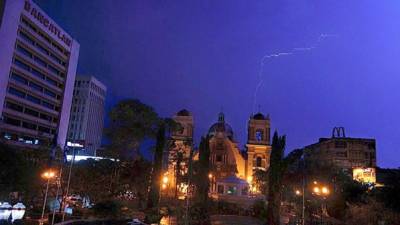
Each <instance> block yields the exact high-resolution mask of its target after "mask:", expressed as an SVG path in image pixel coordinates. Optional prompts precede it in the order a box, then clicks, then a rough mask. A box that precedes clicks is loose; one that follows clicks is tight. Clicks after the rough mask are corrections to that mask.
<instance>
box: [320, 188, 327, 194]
mask: <svg viewBox="0 0 400 225" xmlns="http://www.w3.org/2000/svg"><path fill="white" fill-rule="evenodd" d="M321 190H322V194H323V195H329V189H328V188H327V187H322V189H321Z"/></svg>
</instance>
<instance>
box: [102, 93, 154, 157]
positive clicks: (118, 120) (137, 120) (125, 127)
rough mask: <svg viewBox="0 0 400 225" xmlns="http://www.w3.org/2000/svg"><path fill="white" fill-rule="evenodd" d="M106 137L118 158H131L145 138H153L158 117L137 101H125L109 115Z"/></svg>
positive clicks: (148, 107) (151, 109)
mask: <svg viewBox="0 0 400 225" xmlns="http://www.w3.org/2000/svg"><path fill="white" fill-rule="evenodd" d="M109 117H110V125H109V127H108V128H107V129H106V136H107V137H108V138H109V139H110V141H111V148H112V150H113V151H117V156H119V157H131V156H132V151H133V152H135V151H137V150H138V148H139V146H140V143H141V142H142V141H143V140H144V139H145V138H146V137H154V135H155V132H156V130H157V125H158V124H159V117H158V115H157V113H156V112H155V111H154V109H153V108H152V107H150V106H148V105H146V104H144V103H142V102H141V101H139V100H137V99H127V100H123V101H121V102H119V103H118V104H117V105H116V106H114V107H113V108H112V109H111V111H110V113H109Z"/></svg>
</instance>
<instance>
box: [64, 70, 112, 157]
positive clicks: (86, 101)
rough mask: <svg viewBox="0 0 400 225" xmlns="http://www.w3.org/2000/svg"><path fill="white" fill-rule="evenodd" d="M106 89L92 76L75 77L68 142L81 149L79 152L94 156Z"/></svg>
mask: <svg viewBox="0 0 400 225" xmlns="http://www.w3.org/2000/svg"><path fill="white" fill-rule="evenodd" d="M106 91H107V89H106V86H104V84H102V83H101V82H100V81H98V80H97V79H96V78H94V77H93V76H77V77H76V80H75V85H74V94H73V100H72V107H71V117H70V121H69V131H68V144H69V145H70V146H75V147H76V146H79V147H80V149H83V151H82V152H79V154H83V155H92V156H93V155H94V156H95V155H96V151H97V149H99V148H100V145H101V138H102V134H103V125H104V103H105V98H106Z"/></svg>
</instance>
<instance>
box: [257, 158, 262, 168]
mask: <svg viewBox="0 0 400 225" xmlns="http://www.w3.org/2000/svg"><path fill="white" fill-rule="evenodd" d="M256 167H262V158H261V156H258V157H257V158H256Z"/></svg>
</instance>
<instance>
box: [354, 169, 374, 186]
mask: <svg viewBox="0 0 400 225" xmlns="http://www.w3.org/2000/svg"><path fill="white" fill-rule="evenodd" d="M353 180H356V181H358V182H361V183H370V184H375V183H376V169H375V168H354V169H353Z"/></svg>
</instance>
